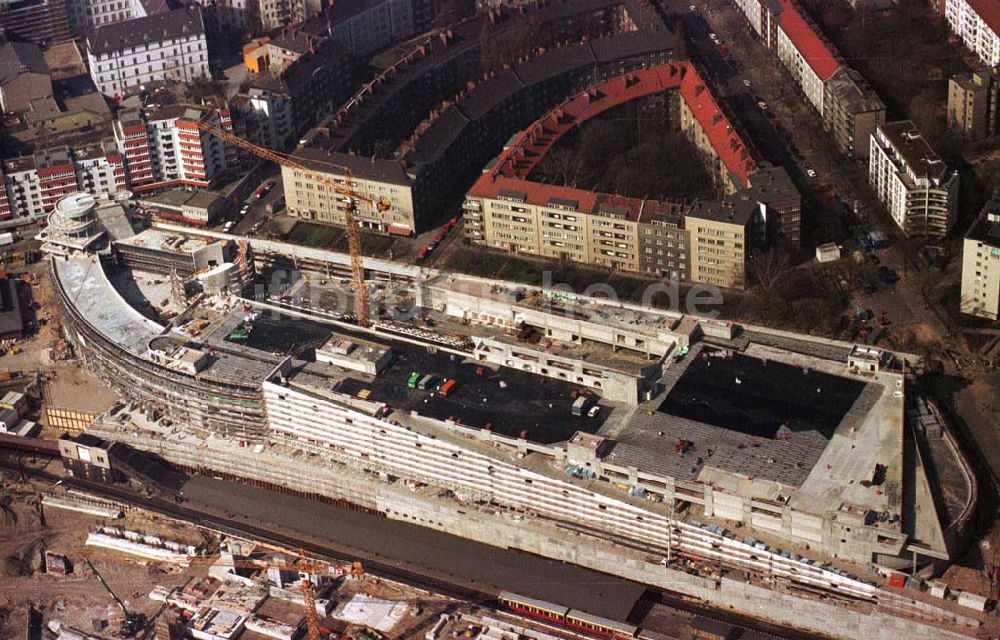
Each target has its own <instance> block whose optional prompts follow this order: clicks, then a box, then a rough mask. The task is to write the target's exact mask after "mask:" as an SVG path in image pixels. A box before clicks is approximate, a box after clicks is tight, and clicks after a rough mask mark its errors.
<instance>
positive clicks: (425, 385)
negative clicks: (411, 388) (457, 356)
mask: <svg viewBox="0 0 1000 640" xmlns="http://www.w3.org/2000/svg"><path fill="white" fill-rule="evenodd" d="M435 382H437V376H436V375H434V374H433V373H428V374H427V375H426V376H424V377H423V378H421V379H420V381H419V382H417V388H419V389H423V390H425V391H426V390H427V389H430V388H431V387H433V386H434V383H435Z"/></svg>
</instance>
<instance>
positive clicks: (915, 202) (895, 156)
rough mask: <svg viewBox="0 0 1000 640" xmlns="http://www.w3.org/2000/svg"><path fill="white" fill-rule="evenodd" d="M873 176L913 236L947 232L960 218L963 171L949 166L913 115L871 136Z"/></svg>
mask: <svg viewBox="0 0 1000 640" xmlns="http://www.w3.org/2000/svg"><path fill="white" fill-rule="evenodd" d="M868 180H869V182H870V183H871V185H872V188H874V189H875V193H876V195H877V196H878V199H879V200H880V201H881V202H882V204H883V205H885V208H886V209H888V211H889V213H890V214H891V215H892V219H893V220H895V221H896V224H898V225H899V227H900V228H901V229H902V230H903V231H904V232H905V233H907V234H908V235H915V236H929V237H941V236H943V235H945V234H946V233H947V232H948V229H950V228H951V225H952V224H953V223H954V222H955V216H956V213H957V209H958V206H957V205H958V174H956V173H955V172H952V171H948V168H947V166H945V163H944V161H943V160H941V158H940V157H939V156H938V155H937V154H936V153H935V152H934V150H933V149H931V148H930V145H928V144H927V142H926V141H925V140H924V139H923V136H921V135H920V132H919V131H918V130H917V128H916V126H915V125H914V124H913V123H912V122H911V121H909V120H903V121H900V122H890V123H887V124H884V125H881V126H879V127H878V128H877V129H876V130H875V135H873V136H872V137H871V153H870V156H869V161H868Z"/></svg>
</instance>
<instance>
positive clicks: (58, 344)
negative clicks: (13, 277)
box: [0, 264, 117, 437]
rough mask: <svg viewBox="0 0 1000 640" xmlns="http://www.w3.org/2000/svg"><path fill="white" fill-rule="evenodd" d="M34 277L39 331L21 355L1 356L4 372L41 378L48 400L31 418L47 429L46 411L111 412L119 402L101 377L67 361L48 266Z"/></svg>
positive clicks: (33, 268) (79, 363)
mask: <svg viewBox="0 0 1000 640" xmlns="http://www.w3.org/2000/svg"><path fill="white" fill-rule="evenodd" d="M29 273H31V274H33V276H34V278H33V282H32V283H31V284H30V285H28V286H30V288H31V298H32V301H33V302H34V305H33V306H36V308H37V311H36V312H35V313H36V314H37V319H38V325H39V327H38V331H37V332H36V333H35V334H34V335H32V336H29V337H27V338H25V339H23V340H21V341H19V342H18V343H17V345H16V346H17V348H18V350H19V352H18V353H6V354H4V355H3V356H0V369H8V370H10V371H11V372H12V373H16V374H19V375H20V376H21V379H22V380H24V381H25V383H29V382H30V381H31V380H32V379H33V378H34V376H35V374H36V373H37V374H38V375H39V376H40V379H41V383H42V389H41V395H42V397H43V398H44V402H43V405H42V406H41V407H39V411H38V412H37V414H30V415H29V416H28V417H29V418H30V419H33V420H36V421H38V422H39V424H41V425H42V427H43V428H45V427H46V426H47V423H46V419H45V412H44V411H43V410H42V409H44V408H46V407H52V408H62V409H74V410H77V411H85V412H92V413H98V412H100V411H103V410H104V409H107V408H108V407H109V406H111V405H112V404H113V403H114V402H115V400H116V399H117V398H116V396H115V394H114V393H113V392H112V391H111V390H110V389H108V388H107V386H106V385H105V384H104V383H103V382H101V381H100V380H99V379H97V377H95V376H94V375H93V374H91V373H90V372H89V371H87V370H86V368H85V367H84V366H83V363H82V361H80V360H79V359H76V358H73V359H66V358H65V356H70V355H73V354H72V353H71V351H70V350H69V349H68V345H67V343H66V342H65V341H64V340H63V339H62V335H61V331H62V325H61V323H60V319H59V316H58V313H57V308H58V306H57V305H56V304H55V301H54V299H53V295H54V292H53V289H52V282H51V280H50V279H49V276H48V272H47V270H46V269H45V268H44V265H40V264H36V265H32V266H31V267H30V271H29ZM57 435H58V434H57V433H44V432H43V437H55V436H57Z"/></svg>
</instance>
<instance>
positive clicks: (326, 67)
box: [239, 20, 354, 146]
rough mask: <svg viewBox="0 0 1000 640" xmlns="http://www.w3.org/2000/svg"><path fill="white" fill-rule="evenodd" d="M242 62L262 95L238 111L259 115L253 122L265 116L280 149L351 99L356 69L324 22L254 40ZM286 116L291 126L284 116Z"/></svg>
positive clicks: (312, 22)
mask: <svg viewBox="0 0 1000 640" xmlns="http://www.w3.org/2000/svg"><path fill="white" fill-rule="evenodd" d="M244 63H245V64H246V65H247V67H248V69H250V70H251V71H252V72H253V73H254V74H255V75H254V76H253V77H252V78H251V79H250V86H251V91H257V92H258V93H257V94H255V96H256V97H255V98H254V99H253V100H250V101H247V100H242V99H241V100H240V102H241V105H240V107H239V108H240V110H241V111H243V112H244V114H247V115H250V114H249V112H250V111H253V112H255V113H254V114H253V115H252V117H251V119H252V120H258V121H261V118H263V117H264V114H265V113H266V114H267V119H268V120H269V121H272V123H271V124H267V125H266V126H267V127H268V128H270V127H273V129H274V135H276V136H277V138H275V141H276V142H277V139H278V138H281V139H282V140H281V146H284V142H285V140H286V139H287V138H288V137H295V136H298V135H299V134H300V133H302V132H304V131H306V130H307V129H308V128H309V127H311V126H313V125H314V124H316V122H317V121H318V120H319V119H320V118H322V117H323V116H325V115H327V114H329V113H331V112H333V111H335V110H336V109H337V107H338V106H339V105H340V104H341V103H342V102H343V101H344V100H346V99H347V98H348V96H350V92H351V87H352V84H353V82H352V80H353V75H352V74H353V68H354V64H353V62H352V60H351V57H350V56H349V55H348V54H347V53H346V52H345V51H343V50H342V49H341V48H340V47H339V46H338V45H336V44H335V43H334V42H333V41H332V40H331V39H330V36H329V32H328V30H327V25H326V23H325V22H321V21H318V20H314V21H311V22H309V23H307V24H305V25H301V26H297V27H293V28H289V29H288V30H286V31H284V32H283V33H282V34H280V35H277V36H275V37H274V38H273V39H270V38H261V39H259V40H257V41H255V42H254V43H252V45H248V46H247V47H246V48H244ZM246 95H247V96H249V95H250V94H246ZM286 111H287V113H288V115H287V122H288V124H287V127H286V125H285V124H284V123H285V122H286V116H284V115H282V113H284V112H286ZM261 123H262V126H264V125H263V122H262V121H261ZM286 128H287V131H285V129H286Z"/></svg>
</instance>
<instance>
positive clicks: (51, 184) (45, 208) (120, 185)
mask: <svg viewBox="0 0 1000 640" xmlns="http://www.w3.org/2000/svg"><path fill="white" fill-rule="evenodd" d="M2 182H3V189H2V194H0V219H10V218H35V219H41V218H43V217H44V216H45V215H46V214H47V213H50V212H51V211H52V209H53V208H54V207H55V204H56V201H58V200H59V198H61V197H63V196H64V195H66V194H68V193H72V192H75V191H86V192H88V193H91V194H93V195H95V196H104V197H110V196H113V195H114V194H116V193H118V192H119V191H122V190H124V189H125V167H124V163H123V161H122V158H121V156H120V155H119V153H118V151H117V149H115V146H114V144H113V143H112V142H111V141H110V140H105V141H101V142H97V143H92V144H90V145H86V146H82V147H78V148H76V149H74V150H72V151H71V150H70V149H69V148H68V147H56V148H52V149H46V150H44V151H39V152H37V153H35V154H32V155H30V156H23V157H20V158H13V159H11V160H6V161H4V163H3V179H2Z"/></svg>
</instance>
